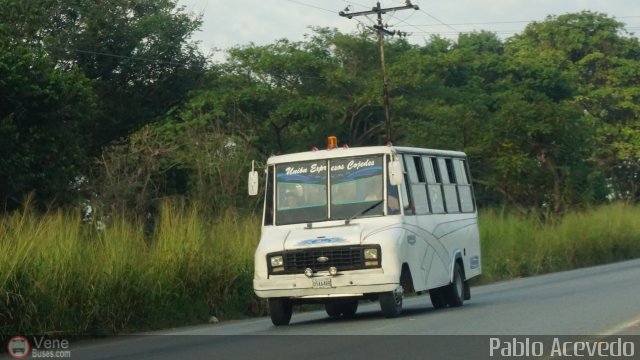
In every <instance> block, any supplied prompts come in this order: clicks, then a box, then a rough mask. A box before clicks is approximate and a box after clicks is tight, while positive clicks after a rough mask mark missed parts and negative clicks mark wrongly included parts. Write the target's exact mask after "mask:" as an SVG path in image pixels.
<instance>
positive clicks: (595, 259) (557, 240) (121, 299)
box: [0, 203, 640, 337]
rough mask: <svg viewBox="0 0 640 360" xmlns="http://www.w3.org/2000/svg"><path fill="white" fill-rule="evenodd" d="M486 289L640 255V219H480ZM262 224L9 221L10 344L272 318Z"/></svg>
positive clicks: (4, 268)
mask: <svg viewBox="0 0 640 360" xmlns="http://www.w3.org/2000/svg"><path fill="white" fill-rule="evenodd" d="M480 230H481V242H482V255H483V261H482V263H483V275H482V277H481V278H480V280H479V281H480V282H491V281H495V280H502V279H510V278H514V277H522V276H528V275H534V274H540V273H544V272H551V271H558V270H565V269H572V268H575V267H581V266H589V265H595V264H601V263H606V262H611V261H617V260H623V259H629V258H634V257H639V256H640V208H639V207H632V206H624V205H610V206H604V207H600V208H595V209H592V210H588V211H584V212H577V213H572V214H568V215H566V216H564V217H562V218H559V219H556V220H555V221H550V222H546V223H543V222H540V221H537V220H534V219H529V218H523V217H521V216H516V215H513V214H509V213H507V212H498V211H483V212H481V214H480ZM259 231H260V227H259V219H258V218H257V217H255V216H246V215H245V216H242V217H241V216H238V215H237V214H235V213H233V212H229V213H227V214H225V215H222V216H220V217H218V218H215V219H212V218H209V217H208V216H207V215H206V214H204V213H202V212H201V211H200V210H199V208H198V207H197V206H184V205H183V204H181V203H166V204H164V206H162V209H161V213H160V218H159V220H158V221H157V225H156V227H155V231H154V232H153V233H151V234H149V233H148V232H147V233H145V231H144V226H143V224H141V223H140V222H138V221H137V220H135V219H130V218H127V217H126V216H124V215H123V216H120V217H112V218H111V219H110V220H109V221H108V223H107V226H106V228H105V229H104V230H102V231H98V230H96V227H95V226H93V225H92V224H85V223H83V222H82V220H81V219H80V216H79V214H72V213H66V212H62V211H57V212H51V213H48V214H37V213H34V212H31V211H30V210H28V209H26V210H24V211H22V212H16V213H13V214H10V215H5V216H4V217H2V218H0V337H2V336H6V335H11V334H51V335H81V334H92V335H103V334H104V335H106V334H113V333H122V332H129V331H137V330H148V329H154V328H162V327H169V326H178V325H186V324H192V323H202V322H204V321H206V320H207V319H208V318H209V317H210V316H216V317H218V318H221V319H225V318H233V317H240V316H243V315H257V314H264V313H265V309H264V302H263V301H260V300H259V299H257V298H256V296H255V295H254V294H253V292H252V274H253V253H254V250H255V247H256V245H257V242H258V239H259Z"/></svg>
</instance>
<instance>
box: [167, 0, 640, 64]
mask: <svg viewBox="0 0 640 360" xmlns="http://www.w3.org/2000/svg"><path fill="white" fill-rule="evenodd" d="M379 1H380V5H381V7H382V8H389V7H397V6H403V5H404V4H405V1H404V0H379ZM412 4H414V5H418V6H419V7H420V9H419V10H412V9H411V10H401V11H396V12H395V13H389V14H386V15H385V16H383V19H384V21H385V23H386V24H388V25H390V26H391V27H390V29H391V30H399V31H403V32H407V33H408V37H407V39H408V40H409V42H411V43H414V44H418V45H423V44H424V43H426V42H427V41H428V39H429V38H430V37H431V36H432V35H440V36H443V37H447V38H451V39H456V38H457V35H458V34H459V33H461V32H472V31H480V30H487V31H491V32H495V33H497V34H498V36H499V37H500V38H507V37H509V36H512V35H514V34H517V33H519V32H521V31H522V29H524V27H525V26H526V25H527V23H529V22H532V21H542V20H544V19H545V18H546V17H547V16H548V15H563V14H566V13H573V12H580V11H583V10H589V11H593V12H600V13H605V14H607V15H609V16H611V17H615V18H616V19H618V21H620V22H622V23H625V24H626V29H627V30H628V31H629V32H632V33H636V36H637V34H640V0H444V1H433V0H430V1H426V0H413V1H412ZM178 5H179V6H184V7H185V10H186V11H187V12H189V13H192V14H195V15H202V20H203V24H202V30H201V31H199V32H197V33H195V34H194V36H193V40H196V41H199V42H200V47H201V48H202V50H203V52H204V53H205V54H210V55H213V56H214V59H218V60H222V59H224V51H225V50H226V49H228V48H230V47H234V46H242V45H249V44H251V43H253V44H256V45H267V44H271V43H274V42H275V41H277V40H279V39H283V38H286V39H289V40H291V41H303V40H304V39H305V37H304V35H305V34H310V33H312V30H311V29H310V27H329V28H337V29H338V30H340V31H341V32H344V33H356V32H358V31H359V26H371V25H372V24H373V22H372V21H373V20H375V19H374V17H372V16H369V18H370V19H371V20H369V19H367V18H366V17H364V16H360V17H357V18H353V19H347V18H345V17H341V16H339V15H338V12H339V11H341V10H344V9H345V8H346V7H347V6H349V7H350V12H358V11H366V10H370V9H371V8H373V7H374V6H375V5H376V1H372V0H353V1H347V0H178Z"/></svg>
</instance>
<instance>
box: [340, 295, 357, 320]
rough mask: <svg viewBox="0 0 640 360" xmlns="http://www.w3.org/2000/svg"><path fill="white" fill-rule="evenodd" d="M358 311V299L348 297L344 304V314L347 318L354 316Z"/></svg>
mask: <svg viewBox="0 0 640 360" xmlns="http://www.w3.org/2000/svg"><path fill="white" fill-rule="evenodd" d="M356 311H358V299H348V300H345V302H344V303H343V304H342V311H341V312H342V316H344V317H345V318H348V319H349V318H352V317H354V316H355V315H356Z"/></svg>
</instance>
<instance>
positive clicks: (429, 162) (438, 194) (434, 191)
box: [422, 156, 445, 214]
mask: <svg viewBox="0 0 640 360" xmlns="http://www.w3.org/2000/svg"><path fill="white" fill-rule="evenodd" d="M422 165H423V167H424V171H425V173H426V175H427V176H426V177H427V189H428V190H429V200H431V210H432V211H433V213H434V214H442V213H444V212H445V209H444V200H443V196H442V180H441V178H440V172H439V171H438V162H437V160H436V158H433V157H427V156H424V157H422Z"/></svg>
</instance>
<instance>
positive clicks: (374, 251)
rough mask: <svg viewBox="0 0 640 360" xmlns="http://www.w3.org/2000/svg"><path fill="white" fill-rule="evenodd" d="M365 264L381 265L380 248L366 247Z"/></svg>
mask: <svg viewBox="0 0 640 360" xmlns="http://www.w3.org/2000/svg"><path fill="white" fill-rule="evenodd" d="M364 265H365V266H379V265H380V254H379V253H378V248H365V249H364Z"/></svg>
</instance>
